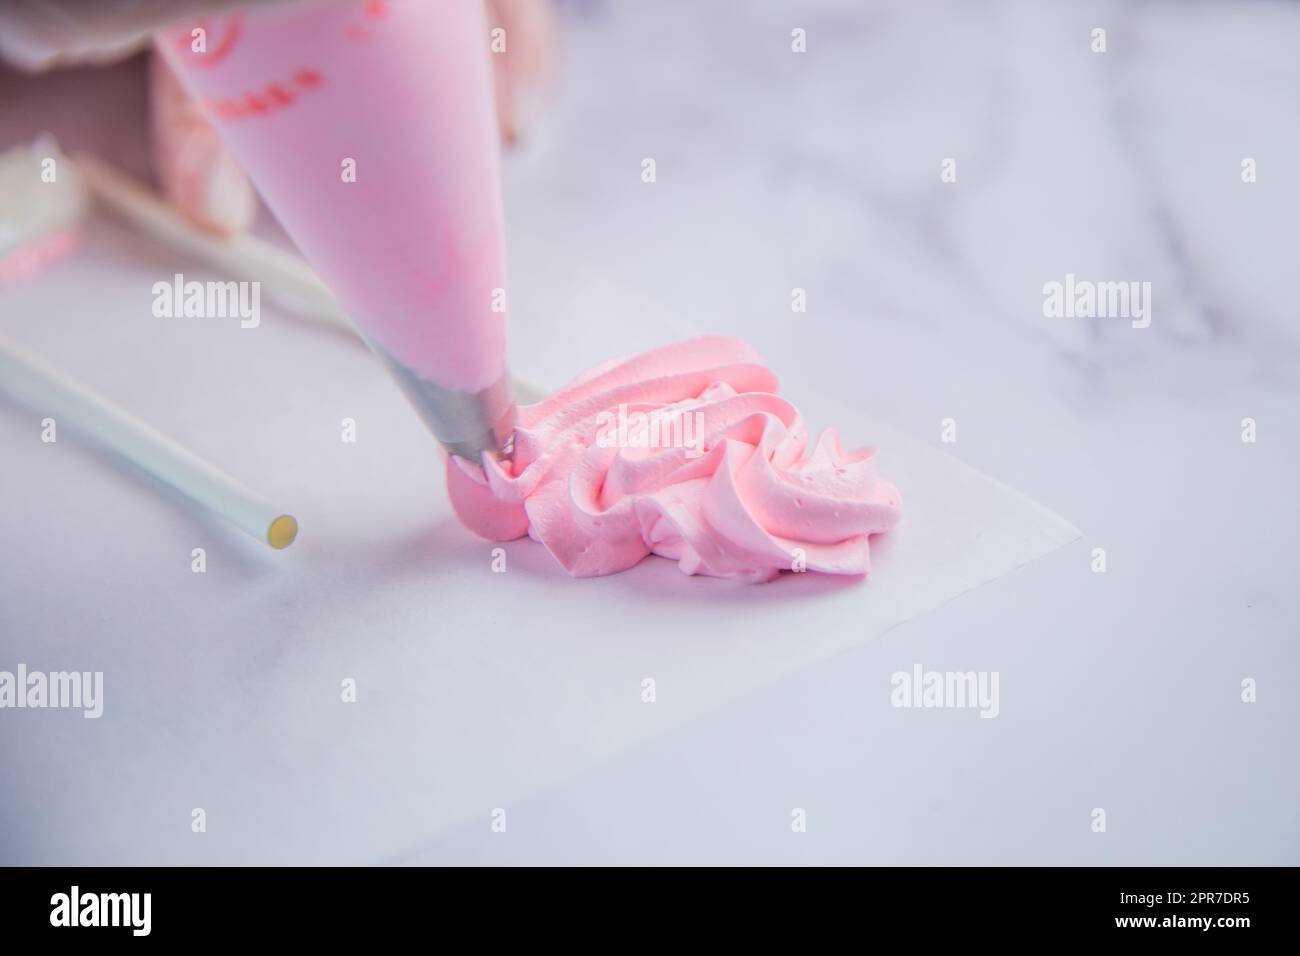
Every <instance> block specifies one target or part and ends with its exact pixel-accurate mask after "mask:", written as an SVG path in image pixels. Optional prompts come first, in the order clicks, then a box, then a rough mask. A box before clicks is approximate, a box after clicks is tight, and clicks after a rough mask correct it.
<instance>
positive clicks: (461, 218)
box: [6, 0, 547, 461]
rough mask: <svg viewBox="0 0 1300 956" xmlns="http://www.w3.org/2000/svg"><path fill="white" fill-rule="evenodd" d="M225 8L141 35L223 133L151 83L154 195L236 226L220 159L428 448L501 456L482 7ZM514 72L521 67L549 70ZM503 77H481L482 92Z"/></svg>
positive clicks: (494, 175) (490, 129) (508, 106)
mask: <svg viewBox="0 0 1300 956" xmlns="http://www.w3.org/2000/svg"><path fill="white" fill-rule="evenodd" d="M220 6H222V8H223V9H222V12H218V13H216V14H212V15H196V16H190V17H189V18H182V19H181V20H180V22H179V23H174V24H173V26H170V27H168V28H165V29H161V30H159V31H158V32H156V33H155V44H156V46H157V50H158V52H159V53H161V55H162V58H163V59H165V60H166V62H167V66H168V67H170V68H171V70H172V71H174V72H175V73H176V74H177V76H178V77H179V78H180V80H181V83H182V84H183V86H184V87H185V89H186V90H188V91H189V92H190V93H191V94H194V95H196V96H197V97H199V99H200V100H201V101H202V103H203V110H204V115H206V117H207V118H208V119H210V120H212V121H213V123H214V124H215V126H216V127H217V129H218V130H219V131H220V137H221V142H218V141H217V140H216V138H215V137H212V136H211V135H210V130H209V128H208V127H207V125H206V123H204V122H203V121H202V117H200V116H198V115H197V114H196V113H191V112H189V111H188V107H187V106H186V104H187V102H188V101H187V100H186V98H185V96H184V94H183V93H181V92H180V91H179V90H178V89H176V88H175V87H172V86H169V84H170V83H171V78H170V76H169V73H168V72H167V70H166V68H162V67H160V68H159V69H157V70H156V71H155V73H154V76H155V77H156V80H155V82H156V83H157V84H158V85H159V87H160V93H161V95H160V96H159V98H158V104H159V106H158V111H157V114H156V115H157V118H158V123H156V128H157V129H158V144H159V146H158V152H159V154H160V160H161V161H160V167H161V170H162V173H163V177H164V181H165V183H166V186H167V189H168V191H169V194H170V195H172V197H173V199H174V201H176V202H178V203H179V204H181V205H182V206H183V207H185V208H186V209H187V210H188V211H189V212H190V214H191V215H192V216H193V217H194V218H196V219H198V220H199V221H201V222H203V223H204V224H205V225H207V226H208V227H209V228H213V229H218V230H226V231H233V230H237V229H238V228H240V227H242V226H243V225H245V219H246V218H248V213H249V211H250V210H251V209H252V208H253V206H252V203H251V201H249V202H247V203H244V202H242V201H241V198H240V197H241V196H250V195H251V194H249V193H248V192H247V189H246V186H245V185H244V182H243V180H242V178H241V177H240V175H239V174H238V171H237V167H235V166H234V165H233V164H232V163H230V162H228V161H227V159H226V158H225V154H224V152H222V146H221V143H224V144H225V145H226V146H228V147H230V148H231V150H232V152H233V153H234V154H235V155H236V156H237V157H238V160H239V165H240V166H241V167H242V168H243V169H245V170H247V171H248V173H249V174H250V176H251V178H252V180H253V181H254V182H255V183H256V184H257V187H258V189H259V191H260V192H261V194H262V196H263V198H264V199H265V200H266V202H267V203H268V205H269V206H270V207H271V208H272V210H273V211H274V212H275V213H276V216H277V218H278V219H279V221H280V223H281V225H283V226H284V227H285V229H286V231H287V232H288V233H289V234H290V236H291V237H292V238H293V239H294V240H295V242H296V244H297V245H298V247H299V249H300V250H301V251H302V252H303V254H304V255H305V256H306V258H307V259H308V261H309V262H310V263H311V264H312V265H313V266H314V267H315V268H316V270H317V271H318V272H319V273H320V274H321V277H322V278H323V279H324V280H325V282H326V284H327V285H329V286H330V287H331V289H332V291H333V292H334V293H335V295H336V296H337V297H338V299H339V300H340V302H341V303H342V304H343V306H344V307H345V309H346V310H347V312H348V314H349V316H350V317H351V319H352V321H353V323H354V325H356V326H357V328H358V330H359V331H360V332H361V333H362V335H363V337H364V338H365V339H366V340H367V341H368V342H369V344H370V345H371V346H372V348H373V349H374V350H375V352H376V353H377V354H378V355H379V356H380V357H381V358H382V359H383V360H384V361H385V363H386V364H387V366H388V368H389V370H390V372H391V373H392V374H393V376H394V378H395V379H396V380H397V381H398V383H399V384H400V385H401V387H402V388H403V390H404V391H405V392H406V394H407V397H408V398H409V399H410V400H411V403H412V405H413V406H414V407H415V408H416V410H417V411H419V413H420V414H421V416H422V417H423V418H424V420H425V422H426V424H427V425H428V426H429V428H430V430H431V431H432V432H433V433H434V435H435V436H436V437H437V438H438V440H439V441H440V442H441V444H442V445H443V447H444V448H445V449H446V450H447V451H449V452H451V453H452V454H456V455H459V456H462V457H465V458H468V459H470V460H473V461H478V460H480V458H481V457H482V456H483V455H485V454H486V455H492V456H496V455H500V454H508V453H509V442H510V438H511V435H512V433H513V425H514V399H513V395H512V390H511V385H510V376H509V370H508V367H507V365H506V358H505V352H506V345H505V315H504V312H505V302H504V287H505V250H504V235H503V217H502V210H501V186H500V172H499V159H498V150H499V145H498V144H499V139H500V137H501V133H502V130H501V126H500V123H501V121H502V117H504V120H505V123H506V128H505V133H506V136H507V138H510V137H512V136H514V135H515V131H516V122H515V113H514V107H513V104H514V103H515V102H516V100H515V99H514V98H509V99H506V101H505V104H504V107H503V98H501V97H494V96H493V84H494V66H493V63H492V60H493V58H494V57H493V55H492V53H490V52H489V40H490V33H489V21H488V18H487V17H486V16H485V15H484V10H483V7H482V6H481V5H480V4H477V3H470V2H465V0H448V2H445V3H439V4H434V3H423V2H414V0H393V2H358V0H350V2H338V0H333V2H326V0H320V2H299V3H292V2H285V3H276V4H268V5H263V6H256V7H246V8H240V9H236V10H233V11H232V10H230V9H229V8H228V7H227V6H226V5H224V4H222V5H220ZM500 6H501V7H503V8H504V9H507V10H509V11H510V12H511V15H517V14H518V13H519V12H520V11H524V10H531V11H532V18H531V19H530V20H528V21H526V22H529V23H531V24H532V26H531V27H530V28H526V30H525V32H527V29H532V30H538V29H541V30H543V31H545V29H546V28H545V27H544V26H542V25H543V24H545V23H546V22H547V21H546V20H545V18H544V15H541V14H539V12H538V10H539V8H538V7H537V6H536V4H527V3H523V2H515V3H511V4H509V5H506V4H504V3H501V4H500ZM494 10H495V6H494ZM171 12H174V8H173V10H172V11H171ZM74 19H75V18H74ZM169 20H171V18H170V17H169ZM505 36H506V38H507V49H506V52H505V53H503V54H500V55H509V53H508V49H509V40H508V37H509V33H508V29H507V33H506V34H505ZM515 40H516V43H515V49H516V51H519V49H520V44H519V43H518V42H517V41H518V40H519V38H518V37H516V38H515ZM6 42H7V43H9V45H11V46H12V42H11V41H6ZM523 49H524V51H527V50H528V49H529V45H528V44H524V45H523ZM519 62H521V63H526V64H527V69H528V70H529V71H532V72H536V71H537V70H539V69H540V68H541V65H542V63H544V58H543V57H540V56H538V55H536V53H535V52H534V54H533V55H532V56H531V57H528V58H527V59H521V60H520V61H519ZM510 77H511V74H510V73H509V72H508V71H507V72H505V73H502V72H501V69H500V68H497V69H496V75H495V80H496V82H497V83H501V82H503V78H505V79H509V78H510ZM514 92H515V91H514V90H513V89H511V90H510V94H511V97H513V94H514ZM349 167H350V169H349ZM341 168H342V171H343V172H342V175H340V169H341ZM349 173H350V174H351V178H349ZM340 182H342V184H343V186H342V188H341V187H340ZM349 184H350V185H349ZM217 207H220V209H221V210H222V211H223V212H229V215H219V214H215V212H216V209H217Z"/></svg>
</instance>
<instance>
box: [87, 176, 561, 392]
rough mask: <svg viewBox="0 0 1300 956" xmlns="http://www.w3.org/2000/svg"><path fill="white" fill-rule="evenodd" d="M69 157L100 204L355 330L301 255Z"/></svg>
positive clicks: (519, 386)
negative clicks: (219, 225) (187, 212)
mask: <svg viewBox="0 0 1300 956" xmlns="http://www.w3.org/2000/svg"><path fill="white" fill-rule="evenodd" d="M73 160H74V161H75V162H76V164H77V168H78V169H79V170H80V171H81V173H82V177H83V178H84V179H85V181H86V185H87V186H88V187H89V188H90V191H91V193H92V194H93V195H94V197H95V199H97V200H98V201H99V202H100V203H102V204H103V205H104V206H106V207H107V208H108V209H110V210H112V211H113V212H114V213H116V214H117V215H119V216H121V217H122V218H123V219H124V220H126V221H127V222H128V223H129V224H131V225H132V226H134V227H135V228H136V229H137V230H139V231H140V232H142V233H144V234H145V235H147V236H150V237H152V238H154V239H157V240H159V241H160V242H163V243H166V244H167V245H169V246H172V247H174V248H176V249H179V250H180V251H182V252H185V253H188V254H189V255H192V256H195V257H196V258H198V259H201V260H203V261H204V262H206V263H208V264H209V265H211V266H212V267H213V268H215V269H217V270H219V271H221V272H222V273H223V274H225V275H229V276H232V277H234V278H237V279H245V280H249V281H254V280H255V281H259V282H262V283H263V287H264V288H265V289H266V290H267V292H268V293H269V294H270V295H271V297H272V298H274V299H275V300H276V301H277V302H279V303H280V304H281V305H283V306H284V307H285V308H287V309H289V310H290V311H292V312H293V313H294V314H295V315H300V316H302V317H303V318H306V319H313V320H315V321H317V322H320V323H322V324H324V325H327V326H330V327H332V328H335V329H342V330H345V331H347V332H350V333H352V334H353V335H354V336H356V340H357V341H358V342H361V341H362V339H361V337H360V336H359V335H357V334H356V327H355V326H353V324H352V322H351V320H349V319H348V316H347V313H346V312H344V311H343V307H342V306H341V305H339V302H338V300H337V299H335V298H334V294H333V293H332V292H330V290H329V288H328V287H327V286H326V285H325V283H323V282H322V281H321V280H320V277H319V276H318V275H316V273H315V271H314V270H313V269H312V267H311V266H309V265H308V264H307V262H306V261H305V260H304V259H303V258H302V257H301V256H297V255H295V254H294V253H292V252H290V251H288V250H287V249H282V248H280V247H279V246H276V245H272V244H271V243H269V242H267V241H266V240H264V239H259V238H257V237H256V236H253V235H250V234H247V233H241V234H238V235H234V236H230V237H227V238H222V237H220V236H216V235H213V234H212V233H210V232H207V231H206V230H204V229H201V228H199V227H198V226H196V225H195V224H194V223H192V222H190V221H189V220H188V219H186V218H185V217H184V216H182V215H181V214H180V213H179V212H177V211H176V210H175V209H173V208H172V206H171V205H170V204H169V203H168V202H167V201H166V200H165V199H163V198H162V197H161V196H160V195H158V193H156V192H155V191H154V190H153V189H151V188H149V187H148V186H147V185H145V184H144V183H141V182H139V181H138V180H136V179H133V178H132V177H130V176H128V175H127V174H126V173H124V172H122V171H121V170H119V169H115V168H113V167H112V166H110V165H109V164H108V163H105V162H104V161H103V160H99V159H96V158H95V157H94V156H90V155H88V154H86V153H76V154H74V156H73ZM514 385H515V394H516V399H517V400H518V401H521V402H535V401H538V400H540V399H541V398H542V397H543V396H544V395H547V394H548V390H547V389H544V388H541V387H540V386H538V385H536V384H534V383H532V382H529V381H527V380H525V379H521V378H520V377H519V376H517V375H516V376H514Z"/></svg>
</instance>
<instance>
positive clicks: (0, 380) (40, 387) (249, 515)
mask: <svg viewBox="0 0 1300 956" xmlns="http://www.w3.org/2000/svg"><path fill="white" fill-rule="evenodd" d="M0 390H3V391H7V392H8V393H9V394H11V395H12V396H13V397H14V398H16V399H18V400H19V401H21V402H22V403H23V404H25V405H27V406H29V407H31V408H32V409H34V410H36V411H38V412H40V413H42V414H44V415H47V416H49V417H51V418H53V419H54V420H55V422H56V423H58V424H62V423H63V422H67V423H68V424H70V425H72V427H73V428H74V429H75V430H77V431H80V432H81V433H83V434H85V435H87V436H88V437H90V438H91V439H93V440H94V441H96V442H97V443H99V444H100V445H103V446H104V447H106V448H108V449H110V450H111V451H114V452H116V453H117V454H119V455H121V456H122V457H123V458H125V459H127V460H128V461H130V462H132V463H134V464H136V465H138V466H139V467H140V468H142V469H144V470H145V471H146V472H148V473H149V474H150V475H153V476H154V477H155V478H157V479H158V480H159V481H162V482H164V483H166V484H168V485H171V486H172V487H173V488H175V489H176V490H177V491H179V492H181V493H182V494H183V495H185V496H187V497H188V498H190V499H191V500H192V501H195V502H197V503H198V504H200V505H203V506H204V507H205V508H207V509H209V510H210V511H212V512H214V513H216V514H218V515H220V516H221V517H222V518H225V519H226V520H227V521H229V522H230V523H231V524H233V525H235V526H236V527H238V528H240V529H241V530H243V531H246V532H247V533H248V534H250V535H252V536H253V537H254V538H257V539H258V540H259V541H262V542H265V543H266V544H269V545H270V546H271V547H273V548H277V549H279V548H287V547H288V546H289V545H290V544H292V543H293V539H294V538H295V537H296V536H297V534H298V522H297V521H296V520H295V519H294V517H293V516H292V515H289V514H285V513H284V512H283V511H281V510H280V509H278V508H273V507H272V506H271V505H270V503H269V502H267V501H266V500H265V499H263V498H261V497H260V496H259V495H257V494H254V493H253V492H252V491H250V490H249V489H248V488H246V487H244V486H243V485H242V484H240V483H239V482H238V481H236V480H235V479H234V478H232V477H230V476H229V475H227V474H226V473H225V472H223V471H221V470H220V469H219V468H217V467H216V466H214V465H212V464H210V463H208V462H206V461H204V460H203V459H202V458H200V457H198V456H197V455H195V454H194V453H193V452H191V451H189V450H188V449H186V448H184V447H182V446H181V445H179V444H177V443H176V442H175V441H173V440H172V439H170V438H168V437H167V436H166V435H163V434H162V433H160V432H158V431H156V430H155V429H153V428H152V427H150V426H149V425H147V424H145V423H144V422H142V421H140V420H139V419H137V418H135V417H133V416H132V415H130V414H128V413H127V412H125V411H123V410H122V409H121V408H118V407H117V406H116V405H113V404H112V403H111V402H109V401H108V400H107V399H105V398H104V397H103V396H101V395H98V394H97V393H95V392H93V391H91V390H90V389H89V388H87V387H86V386H84V385H82V384H81V383H80V382H76V381H73V380H72V379H71V378H69V377H67V376H66V375H63V374H62V373H60V372H58V371H56V370H55V369H53V368H51V367H50V366H48V365H46V364H45V363H44V362H41V361H40V360H39V359H37V358H36V357H35V356H32V355H30V354H29V353H26V352H24V351H22V350H20V349H19V348H18V347H17V346H16V345H13V344H12V343H8V342H5V341H4V340H3V339H0Z"/></svg>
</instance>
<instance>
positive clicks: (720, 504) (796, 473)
mask: <svg viewBox="0 0 1300 956" xmlns="http://www.w3.org/2000/svg"><path fill="white" fill-rule="evenodd" d="M447 486H448V490H449V492H450V494H451V501H452V505H453V507H454V508H455V511H456V514H457V516H458V517H459V518H460V520H461V521H462V522H463V523H464V524H465V525H466V527H468V528H469V529H470V530H472V531H474V532H476V533H478V534H480V535H482V536H483V537H485V538H490V539H493V540H498V541H508V540H512V539H514V538H520V537H523V536H524V535H525V534H527V535H530V536H531V537H533V538H534V539H536V540H538V541H540V542H541V543H542V544H544V545H545V546H546V548H547V550H548V551H550V553H551V554H552V555H553V556H554V557H555V559H556V560H557V561H559V562H560V564H561V565H562V566H563V567H564V569H565V570H566V571H568V572H569V573H570V574H572V575H574V576H576V577H590V576H594V575H600V574H613V573H615V572H617V571H624V570H626V569H628V568H630V567H632V565H634V564H636V563H637V562H638V561H640V560H641V559H642V558H644V557H645V556H646V555H648V554H652V553H653V554H658V555H662V556H663V557H666V558H672V559H673V560H675V561H677V563H678V566H679V567H680V568H681V570H682V571H683V572H685V573H687V574H709V575H714V576H716V577H726V578H736V579H739V580H746V581H767V580H770V579H772V578H774V577H776V576H777V575H778V574H779V573H780V572H781V571H783V570H786V571H789V570H793V569H795V568H802V567H806V569H807V570H810V571H824V572H828V573H831V574H857V575H861V574H866V573H867V570H868V538H869V536H870V535H873V534H878V533H880V532H883V531H888V530H889V529H890V528H892V527H893V526H894V525H895V524H897V522H898V519H899V515H900V507H901V502H900V499H899V495H898V489H897V488H895V487H894V486H893V485H892V484H891V483H890V482H888V481H885V480H883V479H880V478H877V477H876V463H875V449H872V448H862V449H857V450H855V451H848V452H846V451H844V450H843V449H842V448H841V447H840V442H839V439H838V437H837V436H836V434H835V432H834V431H833V430H831V429H826V430H825V431H823V432H822V433H821V434H820V435H819V436H818V438H817V440H816V441H815V442H810V441H809V439H808V432H807V430H806V429H805V427H804V423H803V418H802V417H801V416H800V414H799V412H798V410H797V409H796V408H795V407H794V406H793V405H791V404H790V403H789V402H788V401H786V399H784V398H782V397H781V396H780V395H778V394H777V382H776V377H775V376H774V375H773V374H772V372H771V371H769V370H768V368H767V366H766V365H764V364H763V361H762V359H760V358H759V357H758V355H757V354H756V353H755V352H754V351H753V350H752V349H750V348H749V346H747V345H745V343H743V342H741V341H739V340H737V339H730V338H718V337H708V338H697V339H689V340H687V341H685V342H679V343H677V344H674V345H669V346H666V347H665V348H661V349H656V350H654V351H651V352H645V353H642V354H640V355H635V356H632V357H630V358H626V359H619V360H616V361H614V362H609V363H606V364H605V365H602V366H599V367H597V368H595V369H592V370H591V371H589V372H587V373H586V374H585V375H583V376H582V377H580V378H579V379H577V380H576V381H574V382H573V383H572V384H570V385H568V386H566V387H565V388H563V389H561V390H560V391H559V392H557V393H555V394H554V395H552V396H551V397H550V398H547V399H545V400H543V401H541V402H538V403H537V404H535V405H522V406H520V408H519V418H518V425H517V427H516V430H515V438H514V456H513V458H512V459H510V460H507V461H497V460H495V459H493V458H490V457H489V456H487V455H485V456H484V460H483V463H482V466H481V467H480V466H479V465H476V464H474V463H473V462H468V461H465V460H464V459H462V458H457V457H455V456H450V457H449V458H448V460H447Z"/></svg>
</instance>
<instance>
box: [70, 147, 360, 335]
mask: <svg viewBox="0 0 1300 956" xmlns="http://www.w3.org/2000/svg"><path fill="white" fill-rule="evenodd" d="M73 160H74V161H75V162H76V164H77V168H78V169H80V170H81V172H82V176H83V178H84V179H85V181H86V185H87V186H89V187H90V191H91V193H92V194H93V195H94V197H95V199H96V200H97V201H99V202H101V203H102V204H103V205H104V206H105V207H107V208H108V209H111V210H112V211H113V212H114V213H116V214H117V215H118V216H121V217H122V218H123V219H125V220H126V221H127V222H128V223H130V224H131V225H133V226H134V227H135V228H136V229H138V230H139V231H140V232H143V233H145V234H146V235H148V236H152V237H153V238H155V239H158V240H160V241H161V242H164V243H166V244H168V245H170V246H173V247H175V248H177V249H180V250H181V251H182V252H186V253H189V254H190V255H192V256H194V257H196V258H198V259H201V260H203V261H204V262H206V263H208V264H209V265H211V266H212V267H213V268H215V269H218V270H220V271H221V272H222V273H223V274H225V275H229V276H231V277H233V278H236V279H243V280H248V281H253V280H256V281H258V282H261V283H262V286H263V288H264V289H266V292H267V294H268V295H270V296H271V297H272V298H273V299H275V300H276V301H277V302H279V303H280V304H281V305H283V306H284V307H285V308H287V309H289V310H290V311H292V312H294V313H295V314H296V315H301V316H303V317H304V318H309V319H314V320H317V321H320V322H323V323H324V324H326V325H329V326H333V327H335V328H339V329H345V330H347V331H348V332H354V331H355V330H354V329H353V326H352V323H351V322H350V321H349V320H348V317H347V313H345V312H344V311H343V308H342V307H341V306H340V305H339V303H338V300H337V299H335V298H334V296H333V295H332V294H331V293H330V291H329V289H327V288H326V287H325V284H324V283H323V282H321V281H320V278H319V277H318V276H317V275H316V273H315V272H313V271H312V269H311V267H310V266H309V265H307V263H306V262H304V261H303V260H302V258H301V257H299V256H296V255H294V254H293V253H292V252H289V251H287V250H285V249H282V248H280V247H279V246H277V245H274V244H273V243H270V242H267V241H266V240H265V239H259V238H258V237H257V236H254V235H251V234H249V233H239V234H236V235H233V236H229V237H222V236H216V235H213V234H212V233H210V232H207V231H206V230H204V229H201V228H199V227H198V226H196V225H195V224H194V223H192V222H190V221H189V220H188V219H186V218H185V217H184V216H182V215H181V214H180V213H179V212H177V211H176V210H175V209H173V208H172V207H171V205H169V204H168V203H167V201H166V200H164V199H163V198H162V197H161V196H159V195H158V194H157V193H156V192H154V191H153V190H152V189H150V188H149V187H148V186H146V185H145V184H144V183H141V182H139V181H137V180H135V179H132V178H131V177H130V176H128V175H126V174H125V173H123V172H121V171H120V170H117V169H114V168H113V167H112V166H109V165H108V164H107V163H104V162H102V161H100V160H98V159H96V158H95V157H93V156H88V155H86V154H85V153H78V154H76V155H74V156H73Z"/></svg>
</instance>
